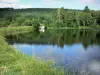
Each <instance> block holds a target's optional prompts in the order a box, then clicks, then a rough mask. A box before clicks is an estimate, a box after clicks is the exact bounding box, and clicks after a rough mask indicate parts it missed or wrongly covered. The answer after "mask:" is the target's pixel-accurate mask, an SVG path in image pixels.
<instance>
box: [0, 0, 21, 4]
mask: <svg viewBox="0 0 100 75" xmlns="http://www.w3.org/2000/svg"><path fill="white" fill-rule="evenodd" d="M19 1H20V0H0V3H18V2H19Z"/></svg>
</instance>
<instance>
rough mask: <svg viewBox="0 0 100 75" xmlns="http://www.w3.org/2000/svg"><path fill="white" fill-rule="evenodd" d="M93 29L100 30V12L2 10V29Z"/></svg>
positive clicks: (87, 10)
mask: <svg viewBox="0 0 100 75" xmlns="http://www.w3.org/2000/svg"><path fill="white" fill-rule="evenodd" d="M39 25H45V26H46V27H77V28H78V27H93V28H100V11H99V10H98V11H96V10H90V9H89V7H88V6H86V7H85V8H84V10H75V9H64V8H63V7H61V8H27V9H13V8H0V27H9V26H10V27H16V26H34V27H38V26H39Z"/></svg>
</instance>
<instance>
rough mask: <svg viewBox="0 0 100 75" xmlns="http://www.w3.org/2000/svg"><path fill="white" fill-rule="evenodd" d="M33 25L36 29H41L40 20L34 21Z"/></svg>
mask: <svg viewBox="0 0 100 75" xmlns="http://www.w3.org/2000/svg"><path fill="white" fill-rule="evenodd" d="M32 25H33V27H34V28H36V29H39V26H40V24H39V22H38V20H32Z"/></svg>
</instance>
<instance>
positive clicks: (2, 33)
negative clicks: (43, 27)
mask: <svg viewBox="0 0 100 75" xmlns="http://www.w3.org/2000/svg"><path fill="white" fill-rule="evenodd" d="M32 29H33V30H34V28H33V27H32V26H20V27H3V28H0V36H5V35H9V34H16V33H17V34H18V33H23V32H29V31H30V30H32Z"/></svg>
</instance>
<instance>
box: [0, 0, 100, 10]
mask: <svg viewBox="0 0 100 75" xmlns="http://www.w3.org/2000/svg"><path fill="white" fill-rule="evenodd" d="M85 6H88V7H89V8H90V9H91V10H100V0H0V8H4V7H13V8H15V9H17V8H60V7H64V8H67V9H84V7H85Z"/></svg>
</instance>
